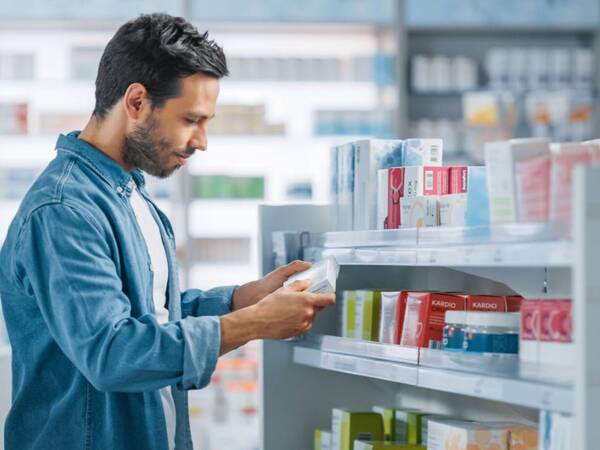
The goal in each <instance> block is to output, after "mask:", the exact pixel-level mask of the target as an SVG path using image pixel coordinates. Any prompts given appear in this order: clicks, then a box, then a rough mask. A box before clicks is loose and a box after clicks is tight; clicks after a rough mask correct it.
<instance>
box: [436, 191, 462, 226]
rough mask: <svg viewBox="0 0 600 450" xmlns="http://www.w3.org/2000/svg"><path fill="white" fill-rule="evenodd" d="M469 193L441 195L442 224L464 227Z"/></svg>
mask: <svg viewBox="0 0 600 450" xmlns="http://www.w3.org/2000/svg"><path fill="white" fill-rule="evenodd" d="M467 197H468V194H449V195H441V196H440V225H442V226H449V227H462V226H465V224H466V217H467Z"/></svg>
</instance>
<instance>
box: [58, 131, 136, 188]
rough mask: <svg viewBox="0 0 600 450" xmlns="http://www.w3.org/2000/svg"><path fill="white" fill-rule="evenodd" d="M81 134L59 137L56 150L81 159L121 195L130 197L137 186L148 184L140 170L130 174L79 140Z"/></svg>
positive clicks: (72, 133)
mask: <svg viewBox="0 0 600 450" xmlns="http://www.w3.org/2000/svg"><path fill="white" fill-rule="evenodd" d="M79 133H80V131H71V132H70V133H68V134H66V135H64V134H61V135H60V136H58V140H57V141H56V150H57V151H63V152H67V153H70V154H72V155H74V156H75V157H77V158H79V159H80V160H81V161H82V162H83V163H85V164H87V165H88V166H90V167H91V168H92V170H94V172H96V173H97V174H98V175H99V176H100V178H102V179H103V180H104V181H105V182H106V183H108V184H109V185H110V186H111V187H112V188H113V189H114V190H115V191H117V193H118V194H120V195H125V196H127V197H129V196H130V195H131V193H132V191H133V188H134V187H135V185H136V184H137V185H138V186H140V187H142V186H144V185H145V184H146V181H145V179H144V174H143V173H142V171H141V170H140V169H134V170H133V171H131V172H128V171H127V170H125V169H124V168H123V167H122V166H120V165H119V164H118V163H117V162H116V161H114V160H112V159H111V158H109V157H108V156H107V155H106V154H104V153H103V152H102V151H100V150H98V149H97V148H96V147H94V146H93V145H91V144H89V143H87V142H86V141H84V140H82V139H79Z"/></svg>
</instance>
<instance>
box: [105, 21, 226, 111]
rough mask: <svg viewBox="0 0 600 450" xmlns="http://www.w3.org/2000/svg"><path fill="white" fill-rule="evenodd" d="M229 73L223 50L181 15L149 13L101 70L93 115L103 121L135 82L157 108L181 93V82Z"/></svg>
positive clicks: (114, 46) (132, 25)
mask: <svg viewBox="0 0 600 450" xmlns="http://www.w3.org/2000/svg"><path fill="white" fill-rule="evenodd" d="M196 73H203V74H206V75H210V76H213V77H215V78H222V77H224V76H226V75H228V73H229V72H228V70H227V61H226V59H225V54H224V53H223V49H222V48H221V47H219V45H217V44H216V43H215V42H214V41H212V40H209V39H208V32H206V33H204V34H200V33H199V32H198V30H197V29H196V27H194V26H193V25H192V24H190V23H189V22H187V21H186V20H185V19H183V18H181V17H173V16H170V15H168V14H144V15H141V16H140V17H138V18H137V19H134V20H130V21H129V22H127V23H125V24H123V25H122V26H121V27H120V28H119V29H118V30H117V32H116V33H115V35H114V36H113V38H112V39H111V40H110V42H109V43H108V45H107V46H106V48H105V49H104V53H103V54H102V58H101V59H100V65H99V67H98V76H97V78H96V106H95V107H94V112H93V116H95V117H96V118H98V119H102V118H103V117H104V116H105V115H106V113H107V112H108V111H109V110H110V109H111V108H112V107H113V106H114V105H115V103H117V102H118V101H119V99H120V98H121V97H122V96H123V95H124V94H125V91H126V90H127V87H128V86H129V85H130V84H132V83H141V84H142V85H144V87H145V88H146V90H147V91H148V95H149V96H150V101H151V102H152V107H153V108H154V107H160V106H162V105H163V104H164V102H165V101H167V100H168V99H169V98H173V97H176V96H177V95H179V92H180V88H181V79H182V78H184V77H186V76H189V75H193V74H196Z"/></svg>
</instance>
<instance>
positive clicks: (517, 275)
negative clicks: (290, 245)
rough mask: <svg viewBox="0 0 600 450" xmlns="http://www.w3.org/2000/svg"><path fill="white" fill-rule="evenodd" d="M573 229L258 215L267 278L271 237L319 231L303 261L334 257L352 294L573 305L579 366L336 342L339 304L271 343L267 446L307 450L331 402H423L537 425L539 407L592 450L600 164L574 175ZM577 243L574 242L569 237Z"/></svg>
mask: <svg viewBox="0 0 600 450" xmlns="http://www.w3.org/2000/svg"><path fill="white" fill-rule="evenodd" d="M575 180H576V182H575V189H574V196H573V202H574V205H575V206H574V217H573V228H572V229H573V232H572V234H571V235H570V234H569V233H566V232H565V231H564V230H560V229H557V228H555V227H551V226H549V225H545V224H516V225H507V226H497V227H491V228H486V229H484V228H481V229H466V228H463V229H458V228H457V229H450V228H436V229H418V230H404V229H401V230H394V231H365V232H323V231H324V229H325V230H326V229H327V227H328V220H329V210H328V209H327V208H326V207H322V208H318V207H314V206H312V207H308V206H306V207H305V208H306V209H304V210H303V209H302V207H297V209H296V210H294V211H290V210H289V209H286V210H281V211H278V210H277V209H276V208H274V207H265V208H262V209H261V211H260V220H261V236H262V242H263V245H262V247H261V249H262V263H263V264H262V271H263V273H266V272H268V271H269V270H271V269H272V267H271V260H272V258H271V244H270V241H269V238H270V233H271V232H272V231H277V230H280V231H283V230H288V231H289V230H298V231H309V232H310V233H311V234H310V238H309V239H308V241H309V244H308V246H307V247H306V248H305V249H304V250H305V253H304V255H305V258H307V259H314V260H316V259H319V258H321V257H324V256H327V255H334V256H336V258H337V259H338V261H339V262H340V265H341V270H340V274H339V276H338V280H337V288H338V295H339V294H340V293H341V292H342V291H343V290H346V289H361V288H362V289H374V288H375V289H382V290H424V291H427V290H431V291H446V292H477V293H479V294H499V295H509V294H512V293H519V294H521V295H523V296H525V297H528V298H564V297H567V298H572V299H573V301H574V322H575V324H574V327H575V330H576V332H575V339H574V340H575V344H576V349H577V350H576V352H577V359H576V364H575V366H574V367H569V368H562V367H553V366H542V365H538V364H531V363H527V364H526V363H521V362H520V361H519V359H518V357H487V356H481V357H479V356H472V355H458V354H449V353H446V352H443V351H438V350H430V349H422V350H420V351H417V350H416V349H406V348H402V347H400V346H393V345H384V344H377V343H370V342H362V341H358V340H354V339H346V338H340V337H335V334H336V329H337V320H338V319H337V314H336V311H335V308H332V309H330V310H327V311H324V312H323V313H322V314H321V315H320V316H319V317H318V319H317V321H316V322H315V325H314V326H313V329H312V330H311V332H310V333H309V334H308V335H307V336H305V337H304V339H302V340H296V341H292V342H271V341H266V342H265V343H264V345H263V356H262V386H263V410H262V414H263V421H262V425H263V427H262V447H261V448H263V449H264V450H275V449H279V448H287V447H289V443H290V442H291V443H293V444H294V446H295V447H297V448H301V447H308V446H309V445H310V439H311V436H312V432H313V430H314V428H318V427H321V428H323V427H325V428H327V427H328V426H329V424H330V420H331V417H330V412H331V408H333V407H348V408H370V407H371V406H373V405H378V404H382V405H387V406H407V407H416V408H420V409H423V410H427V411H431V412H434V413H451V414H453V415H454V416H457V417H463V418H465V419H480V420H486V419H490V420H505V419H507V420H517V419H523V418H526V419H530V420H536V419H537V416H538V414H539V410H540V409H545V410H552V411H557V412H562V413H567V414H571V415H573V417H574V418H575V424H576V432H575V435H576V436H578V439H579V441H578V442H577V443H576V445H575V446H574V447H573V448H574V449H577V450H593V449H595V448H596V443H597V442H598V440H599V439H600V430H599V429H598V427H597V426H595V420H596V418H597V417H598V414H599V413H600V411H599V410H598V408H600V407H599V406H598V405H600V382H599V381H598V380H599V379H600V360H599V359H598V358H597V352H596V351H595V350H594V349H595V345H596V344H595V343H596V342H598V341H599V340H600V330H599V328H598V327H597V325H596V323H597V321H598V320H599V319H600V278H599V277H598V276H597V274H595V269H594V268H595V255H597V254H598V253H599V252H600V240H599V239H598V238H597V230H598V229H600V199H598V198H597V195H594V192H598V189H600V168H598V167H593V168H581V169H578V170H577V171H576V173H575ZM571 236H572V237H571Z"/></svg>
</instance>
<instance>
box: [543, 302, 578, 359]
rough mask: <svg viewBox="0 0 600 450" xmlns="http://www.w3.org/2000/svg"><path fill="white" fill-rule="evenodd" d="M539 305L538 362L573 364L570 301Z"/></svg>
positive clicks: (573, 352)
mask: <svg viewBox="0 0 600 450" xmlns="http://www.w3.org/2000/svg"><path fill="white" fill-rule="evenodd" d="M540 303H541V307H540V341H541V342H540V362H541V363H544V364H554V365H561V366H570V365H572V364H574V363H575V351H574V347H573V316H572V302H571V300H542V301H541V302H540Z"/></svg>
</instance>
